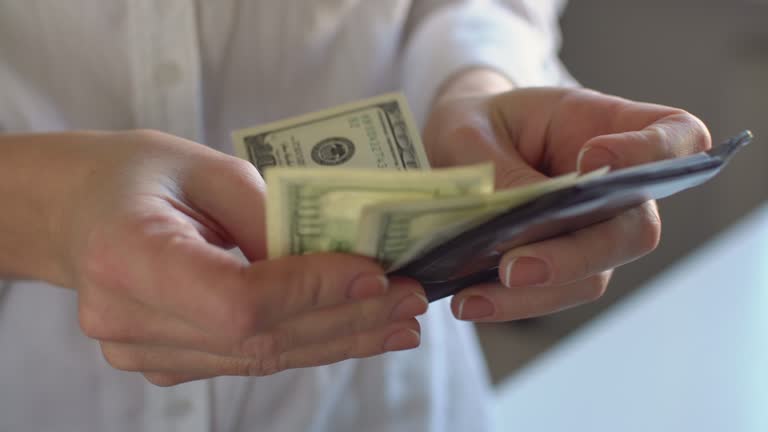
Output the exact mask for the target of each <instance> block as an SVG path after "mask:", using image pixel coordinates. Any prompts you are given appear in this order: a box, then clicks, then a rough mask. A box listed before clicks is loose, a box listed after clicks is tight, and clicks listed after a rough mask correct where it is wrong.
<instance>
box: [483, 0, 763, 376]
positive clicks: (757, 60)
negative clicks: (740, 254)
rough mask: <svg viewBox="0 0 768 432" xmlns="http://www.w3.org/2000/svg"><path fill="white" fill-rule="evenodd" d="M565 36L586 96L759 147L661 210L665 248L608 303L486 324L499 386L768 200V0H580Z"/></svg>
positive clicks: (636, 266) (628, 269)
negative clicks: (666, 115) (621, 100)
mask: <svg viewBox="0 0 768 432" xmlns="http://www.w3.org/2000/svg"><path fill="white" fill-rule="evenodd" d="M562 30H563V39H564V43H563V51H562V58H563V60H564V62H565V63H566V65H567V66H568V68H569V69H570V71H571V72H572V74H573V75H574V76H575V77H576V78H577V79H578V80H579V81H580V82H581V83H582V84H583V85H584V86H585V87H590V88H594V89H597V90H600V91H603V92H605V93H611V94H616V95H619V96H623V97H627V98H631V99H636V100H642V101H648V102H655V103H660V104H665V105H672V106H676V107H680V108H684V109H686V110H688V111H690V112H691V113H693V114H695V115H697V116H698V117H699V118H701V119H702V120H703V121H704V122H705V123H706V124H707V126H708V127H709V129H710V131H711V133H712V136H713V139H714V141H715V142H716V143H717V142H720V141H722V140H723V139H725V138H727V137H728V136H730V135H733V134H736V133H737V132H739V131H740V130H742V129H746V128H749V129H752V130H753V132H755V135H756V136H757V139H756V140H755V142H754V143H753V144H752V145H751V146H750V147H749V148H748V151H746V152H744V153H743V154H740V155H739V156H738V157H737V158H736V160H734V162H733V163H732V164H731V165H730V166H729V167H728V169H727V170H726V171H725V172H723V173H722V174H721V175H720V176H719V177H718V178H716V179H715V180H713V181H712V182H710V183H708V184H706V185H704V186H702V187H700V188H697V189H695V190H691V191H687V192H686V193H684V194H681V195H677V196H674V197H671V198H668V199H666V200H664V201H662V202H661V203H660V208H661V214H662V220H663V223H664V226H663V229H664V233H663V236H662V243H661V245H660V247H659V248H658V249H657V250H656V251H655V252H654V253H653V254H651V255H649V256H647V257H645V258H643V259H641V260H639V261H637V262H635V263H632V264H629V265H627V266H624V267H622V268H621V269H619V270H618V271H617V272H616V275H615V277H614V279H613V282H612V283H611V286H610V288H609V291H608V293H607V294H606V295H605V296H604V297H603V298H602V299H601V300H599V301H598V302H596V303H593V304H590V305H587V306H582V307H579V308H576V309H572V310H569V311H566V312H561V313H559V314H555V315H552V316H549V317H545V318H540V319H535V320H528V321H523V322H517V323H506V324H493V325H481V326H478V330H479V334H480V337H481V341H482V342H483V346H484V348H485V351H486V355H487V358H488V362H489V365H490V368H491V373H492V376H493V378H494V380H496V381H498V380H500V379H502V378H503V377H505V376H507V375H509V374H511V373H514V371H515V370H517V369H518V368H519V367H520V366H522V365H524V364H525V363H527V362H528V361H531V360H532V359H534V358H535V356H536V355H537V354H539V353H541V352H542V351H544V350H546V349H547V348H548V347H550V346H552V345H553V344H555V343H557V341H558V340H560V339H561V338H562V337H563V336H565V335H567V334H568V333H569V332H571V331H572V330H574V329H576V328H578V327H579V326H580V325H581V324H583V323H584V322H586V321H588V320H589V319H591V318H593V317H595V316H597V315H598V314H599V313H600V312H601V311H603V310H604V309H606V308H608V307H610V306H611V304H613V303H615V302H616V301H619V300H620V299H621V298H622V297H624V296H626V295H627V294H628V293H630V292H632V291H633V290H635V289H638V287H641V286H642V283H643V282H644V281H646V280H648V279H649V278H651V277H653V276H655V275H656V274H657V273H659V272H660V271H662V270H664V269H665V268H666V267H668V266H670V265H673V264H674V263H675V261H676V260H677V259H679V258H680V257H682V256H684V255H685V254H687V253H689V252H690V251H691V250H693V249H694V248H696V247H697V246H699V245H701V244H702V243H703V242H706V241H707V240H708V239H710V238H711V237H712V236H713V235H715V234H717V233H718V232H720V231H721V230H723V229H724V228H726V227H727V226H729V225H730V224H732V223H734V222H736V221H738V220H739V219H740V218H741V217H743V216H744V215H745V214H746V213H748V212H749V211H750V210H751V209H753V208H755V207H756V206H757V205H758V204H760V203H761V202H764V201H766V200H768V0H719V1H718V0H668V1H663V0H643V1H637V0H634V1H632V0H572V1H571V3H570V5H569V6H568V8H567V10H566V13H565V15H564V17H563V20H562ZM733 271H734V272H737V271H738V269H737V268H735V269H733ZM639 289H642V288H639ZM723 289H724V290H725V289H738V287H723ZM723 294H724V297H723V298H724V300H725V299H727V296H726V295H727V293H725V292H724V293H723ZM649 325H653V323H649ZM659 330H660V331H663V329H659Z"/></svg>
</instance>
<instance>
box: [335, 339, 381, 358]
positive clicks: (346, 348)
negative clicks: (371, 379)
mask: <svg viewBox="0 0 768 432" xmlns="http://www.w3.org/2000/svg"><path fill="white" fill-rule="evenodd" d="M363 338H366V340H367V336H364V335H356V336H354V337H350V338H347V339H346V340H345V341H344V343H343V345H342V347H341V350H340V352H339V357H338V359H337V360H336V361H344V360H348V359H352V358H361V357H367V356H369V355H373V354H374V353H373V352H371V353H366V352H365V346H366V342H365V341H364V340H363ZM380 346H381V347H382V350H383V346H384V344H383V343H381V344H380ZM369 351H371V350H369Z"/></svg>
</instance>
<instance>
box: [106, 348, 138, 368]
mask: <svg viewBox="0 0 768 432" xmlns="http://www.w3.org/2000/svg"><path fill="white" fill-rule="evenodd" d="M101 354H102V355H103V356H104V360H106V361H107V363H109V365H110V366H112V367H113V368H115V369H117V370H122V371H131V372H135V371H140V370H142V365H141V361H140V360H139V358H138V357H137V356H135V355H134V354H132V353H131V352H130V351H129V350H126V349H124V348H122V347H120V346H117V345H114V344H109V343H102V344H101Z"/></svg>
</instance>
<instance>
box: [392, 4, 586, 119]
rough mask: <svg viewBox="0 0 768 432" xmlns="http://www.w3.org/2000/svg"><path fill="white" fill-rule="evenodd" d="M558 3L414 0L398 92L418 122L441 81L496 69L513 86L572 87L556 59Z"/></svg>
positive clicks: (558, 43) (423, 115) (560, 8)
mask: <svg viewBox="0 0 768 432" xmlns="http://www.w3.org/2000/svg"><path fill="white" fill-rule="evenodd" d="M564 5H565V1H564V0H464V1H455V0H454V1H451V0H422V1H419V0H414V2H413V5H412V8H411V11H410V13H411V16H410V17H409V21H408V24H407V26H406V27H407V28H406V30H407V34H406V43H405V46H404V52H403V63H402V73H403V77H402V82H403V90H404V91H405V94H406V95H407V96H408V100H409V101H410V103H411V105H412V109H413V111H414V115H415V116H416V118H417V121H418V122H419V124H422V125H423V124H424V120H425V118H426V116H427V114H428V112H427V111H428V110H429V107H430V104H431V101H432V100H433V98H434V97H435V93H436V92H437V91H438V89H439V88H440V86H441V85H442V83H443V82H445V80H446V79H448V78H450V77H451V76H452V75H454V74H455V73H457V72H459V71H461V70H462V69H467V68H471V67H477V66H483V67H489V68H492V69H495V70H497V71H499V72H500V73H502V74H504V75H505V76H507V77H508V78H509V79H510V80H511V81H512V82H513V83H514V84H515V85H516V86H518V87H529V86H545V85H554V86H575V85H577V83H576V81H575V80H574V79H573V78H572V77H571V76H570V74H568V72H567V70H566V69H565V67H564V66H563V65H562V63H561V62H560V60H559V59H558V51H559V49H560V32H559V27H558V18H559V14H560V12H561V11H562V9H563V7H564Z"/></svg>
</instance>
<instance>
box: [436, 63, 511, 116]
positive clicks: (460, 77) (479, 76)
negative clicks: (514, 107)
mask: <svg viewBox="0 0 768 432" xmlns="http://www.w3.org/2000/svg"><path fill="white" fill-rule="evenodd" d="M514 88H515V84H514V83H513V82H512V81H511V80H510V79H509V78H507V76H505V75H503V74H502V73H500V72H498V71H496V70H494V69H491V68H488V67H473V68H469V69H464V70H462V71H459V72H457V73H455V74H454V75H453V76H451V77H450V78H448V79H447V80H446V81H445V82H444V83H443V85H442V86H440V88H439V90H438V91H437V94H436V96H435V98H434V101H433V103H432V106H433V108H434V107H435V106H437V105H439V104H441V103H443V102H446V101H450V100H454V99H461V98H470V97H481V96H490V95H495V94H499V93H504V92H507V91H510V90H513V89H514Z"/></svg>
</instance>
